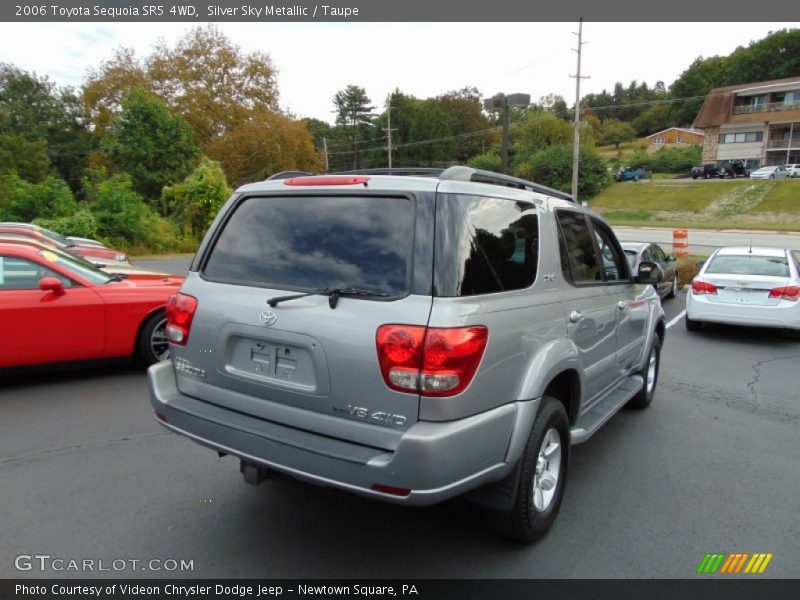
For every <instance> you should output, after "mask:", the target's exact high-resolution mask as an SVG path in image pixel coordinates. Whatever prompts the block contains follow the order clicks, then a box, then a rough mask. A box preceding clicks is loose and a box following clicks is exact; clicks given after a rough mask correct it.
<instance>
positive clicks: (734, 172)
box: [719, 160, 750, 179]
mask: <svg viewBox="0 0 800 600" xmlns="http://www.w3.org/2000/svg"><path fill="white" fill-rule="evenodd" d="M719 176H720V177H721V178H722V177H730V178H731V179H733V178H735V177H750V169H748V168H747V165H746V164H745V162H744V161H743V160H729V161H726V162H724V163H723V164H722V165H721V166H720V168H719Z"/></svg>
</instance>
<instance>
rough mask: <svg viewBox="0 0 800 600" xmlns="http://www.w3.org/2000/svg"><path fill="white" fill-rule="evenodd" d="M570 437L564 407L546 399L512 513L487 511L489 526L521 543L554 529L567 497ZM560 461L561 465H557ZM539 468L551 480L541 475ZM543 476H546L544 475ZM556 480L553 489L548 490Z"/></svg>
mask: <svg viewBox="0 0 800 600" xmlns="http://www.w3.org/2000/svg"><path fill="white" fill-rule="evenodd" d="M569 435H570V434H569V419H568V418H567V412H566V410H564V405H563V404H561V402H559V401H558V400H556V399H555V398H551V397H549V396H544V397H542V402H541V404H540V405H539V411H538V413H537V415H536V420H535V421H534V422H533V427H532V428H531V433H530V435H529V436H528V443H527V445H526V446H525V451H524V452H523V454H522V458H520V460H521V461H522V464H521V468H520V474H519V484H518V485H517V490H516V496H515V498H514V505H513V507H512V508H511V510H509V511H496V510H489V511H487V515H486V516H487V519H488V521H489V525H490V526H491V527H492V529H494V530H495V531H496V532H497V533H499V534H500V535H502V536H504V537H508V538H511V539H514V540H517V541H520V542H533V541H535V540H538V539H539V538H541V537H542V536H543V535H544V534H546V533H547V531H548V530H549V529H550V527H551V526H552V525H553V522H554V521H555V519H556V516H557V515H558V509H559V507H560V506H561V499H562V498H563V497H564V486H565V485H566V479H567V463H568V462H569V444H570V437H569ZM553 445H556V447H555V448H553ZM546 452H549V456H548V454H547V453H546ZM556 461H557V465H553V464H552V463H553V462H556ZM537 467H538V469H541V470H542V471H543V472H544V473H546V474H547V475H548V476H549V477H540V476H539V475H537ZM540 474H543V473H542V472H541V471H540ZM553 479H554V480H555V482H554V483H551V486H552V487H550V488H547V489H545V487H546V485H547V483H548V482H552V480H553Z"/></svg>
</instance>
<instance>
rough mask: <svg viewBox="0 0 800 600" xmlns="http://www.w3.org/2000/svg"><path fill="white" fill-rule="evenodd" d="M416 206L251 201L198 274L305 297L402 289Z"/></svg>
mask: <svg viewBox="0 0 800 600" xmlns="http://www.w3.org/2000/svg"><path fill="white" fill-rule="evenodd" d="M413 224H414V206H413V204H412V202H411V200H409V199H408V198H387V197H375V196H359V197H348V196H313V197H309V196H290V197H269V198H249V199H246V200H245V201H244V202H243V203H242V204H240V205H239V206H238V208H236V211H235V212H234V213H233V215H232V216H231V218H230V219H229V220H228V222H227V224H226V225H225V228H224V230H223V231H222V233H221V234H220V236H219V238H218V239H217V241H216V244H215V245H214V248H213V250H212V251H211V255H210V256H209V258H208V260H207V262H206V265H205V268H204V269H203V276H204V277H205V278H206V279H211V280H214V281H220V282H224V283H233V284H240V285H255V286H258V287H267V288H276V289H288V290H300V291H311V290H317V289H334V288H359V289H364V290H368V291H371V292H378V293H386V294H388V295H389V296H399V295H403V294H405V293H406V291H407V290H408V280H409V269H410V263H411V261H410V256H411V248H412V243H413V237H414V236H413V232H414V231H413Z"/></svg>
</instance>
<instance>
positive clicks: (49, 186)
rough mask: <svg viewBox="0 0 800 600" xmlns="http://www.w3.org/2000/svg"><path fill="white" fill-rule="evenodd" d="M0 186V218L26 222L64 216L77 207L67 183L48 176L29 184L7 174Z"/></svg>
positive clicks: (13, 175) (15, 175) (11, 174)
mask: <svg viewBox="0 0 800 600" xmlns="http://www.w3.org/2000/svg"><path fill="white" fill-rule="evenodd" d="M3 179H4V181H3V183H2V185H0V221H22V222H26V223H27V222H29V221H33V220H34V219H37V218H45V219H47V218H57V217H66V216H68V215H71V214H72V213H74V212H75V211H76V210H78V204H77V202H75V198H74V197H73V196H72V191H71V190H70V189H69V186H68V185H67V182H66V181H64V180H63V179H56V178H55V177H48V178H46V179H45V180H44V181H42V182H41V183H31V182H29V181H25V180H24V179H21V178H20V177H19V176H18V175H17V174H16V173H10V174H8V175H6V176H5V177H4V178H3Z"/></svg>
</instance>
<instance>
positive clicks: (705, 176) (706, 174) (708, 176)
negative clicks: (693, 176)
mask: <svg viewBox="0 0 800 600" xmlns="http://www.w3.org/2000/svg"><path fill="white" fill-rule="evenodd" d="M703 178H704V179H711V175H709V174H708V173H705V174H704V175H703Z"/></svg>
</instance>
